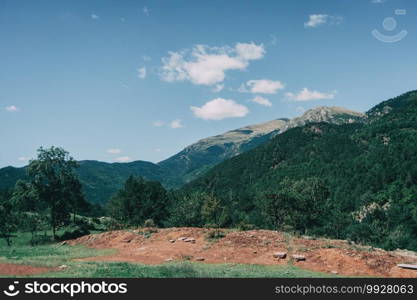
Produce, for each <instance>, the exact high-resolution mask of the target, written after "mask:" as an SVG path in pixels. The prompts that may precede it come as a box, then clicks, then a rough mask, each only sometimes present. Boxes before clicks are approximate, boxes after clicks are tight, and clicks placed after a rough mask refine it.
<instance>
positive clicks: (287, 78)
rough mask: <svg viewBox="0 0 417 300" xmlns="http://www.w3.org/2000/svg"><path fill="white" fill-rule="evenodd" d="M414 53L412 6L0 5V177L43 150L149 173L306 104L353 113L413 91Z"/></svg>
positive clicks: (363, 0)
mask: <svg viewBox="0 0 417 300" xmlns="http://www.w3.org/2000/svg"><path fill="white" fill-rule="evenodd" d="M397 9H403V10H406V11H397V13H396V10H397ZM404 13H405V14H404ZM395 21H396V22H397V23H395ZM383 22H384V23H383ZM395 25H396V26H395ZM394 27H395V28H394ZM374 29H377V30H378V31H379V32H380V33H381V34H385V35H386V36H388V37H389V36H395V35H397V34H400V33H401V31H404V30H406V31H407V35H406V36H405V37H404V38H403V39H402V40H400V41H397V42H395V43H387V42H383V41H381V40H378V39H377V38H375V37H374V36H373V35H372V34H371V31H372V30H374ZM416 46H417V3H416V2H415V1H413V0H408V1H406V0H404V1H402V0H386V1H384V0H357V1H344V0H315V1H312V0H304V1H302V0H296V1H294V0H291V1H290V0H287V1H284V0H281V1H224V0H223V1H217V0H214V1H213V0H210V1H176V0H175V1H127V0H124V1H121V0H114V1H110V0H97V1H94V0H89V1H84V0H77V1H76V0H73V1H52V0H50V1H45V0H43V1H42V0H41V1H31V0H28V1H22V0H1V1H0V62H1V64H0V140H1V141H2V146H1V151H0V167H3V166H7V165H14V166H23V165H25V164H27V159H29V158H31V157H34V155H35V153H36V149H37V148H38V147H40V146H45V147H48V146H51V145H55V146H61V147H64V148H65V149H67V150H68V151H70V153H71V154H72V155H73V156H74V157H75V158H76V159H79V160H83V159H96V160H102V161H108V162H115V161H120V162H124V161H131V160H148V161H153V162H158V161H160V160H162V159H165V158H167V157H169V156H171V155H173V154H175V153H176V152H178V151H180V150H181V149H182V148H183V147H185V146H187V145H189V144H191V143H193V142H196V141H197V140H198V139H201V138H204V137H207V136H211V135H216V134H219V133H222V132H225V131H227V130H231V129H235V128H238V127H242V126H245V125H249V124H255V123H259V122H264V121H269V120H272V119H276V118H281V117H294V116H296V115H300V114H301V113H302V112H303V110H306V109H309V108H312V107H315V106H319V105H329V106H330V105H337V106H343V107H346V108H350V109H353V110H358V111H366V110H367V109H369V108H371V107H372V106H373V105H375V104H377V103H379V102H380V101H383V100H386V99H388V98H390V97H393V96H397V95H399V94H401V93H403V92H406V91H408V90H412V89H416V88H417V82H416V81H417V74H416V73H417V71H416V70H417V56H416V54H415V53H416V48H417V47H416Z"/></svg>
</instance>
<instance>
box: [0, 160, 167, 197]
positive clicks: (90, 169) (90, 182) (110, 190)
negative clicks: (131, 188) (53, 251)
mask: <svg viewBox="0 0 417 300" xmlns="http://www.w3.org/2000/svg"><path fill="white" fill-rule="evenodd" d="M76 172H77V174H78V176H79V178H80V181H81V183H82V186H83V191H84V193H85V195H86V197H87V200H88V201H89V202H91V203H99V204H104V203H105V202H107V201H108V199H109V198H110V197H111V196H112V195H113V194H114V193H115V192H116V191H117V190H118V189H120V188H121V187H122V185H123V184H124V182H125V181H126V179H127V178H128V177H129V176H130V175H133V176H141V177H144V178H146V179H148V180H156V181H163V182H166V183H167V184H170V178H169V177H168V176H167V172H166V171H165V170H164V169H163V168H162V167H160V166H158V165H156V164H153V163H151V162H146V161H134V162H130V163H105V162H99V161H94V160H84V161H80V162H79V168H78V169H77V170H76ZM0 179H1V180H0V190H1V189H8V188H12V187H13V186H14V185H15V183H16V181H17V180H19V179H27V175H26V168H25V167H23V168H14V167H5V168H2V169H0Z"/></svg>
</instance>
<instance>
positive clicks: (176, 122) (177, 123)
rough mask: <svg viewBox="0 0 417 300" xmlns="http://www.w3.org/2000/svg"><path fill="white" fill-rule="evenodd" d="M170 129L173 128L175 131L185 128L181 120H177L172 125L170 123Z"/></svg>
mask: <svg viewBox="0 0 417 300" xmlns="http://www.w3.org/2000/svg"><path fill="white" fill-rule="evenodd" d="M169 127H171V128H173V129H177V128H183V127H184V125H183V124H182V123H181V120H180V119H176V120H174V121H172V122H171V123H169Z"/></svg>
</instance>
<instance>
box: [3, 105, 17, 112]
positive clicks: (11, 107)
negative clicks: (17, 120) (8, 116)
mask: <svg viewBox="0 0 417 300" xmlns="http://www.w3.org/2000/svg"><path fill="white" fill-rule="evenodd" d="M4 109H5V110H7V111H9V112H17V111H19V110H20V108H18V107H17V106H14V105H10V106H6V107H5V108H4Z"/></svg>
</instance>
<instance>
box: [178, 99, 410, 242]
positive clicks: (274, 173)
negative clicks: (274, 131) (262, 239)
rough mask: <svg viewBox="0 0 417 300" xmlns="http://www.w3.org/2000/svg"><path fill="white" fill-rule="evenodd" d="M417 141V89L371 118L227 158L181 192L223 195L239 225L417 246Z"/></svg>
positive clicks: (313, 127)
mask: <svg viewBox="0 0 417 300" xmlns="http://www.w3.org/2000/svg"><path fill="white" fill-rule="evenodd" d="M415 145H417V92H416V91H413V92H409V93H406V94H404V95H402V96H399V97H397V98H394V99H391V100H389V101H385V102H383V103H381V104H380V105H378V106H376V107H375V108H373V109H371V110H370V111H369V112H368V113H367V121H366V122H365V123H352V124H344V125H332V124H325V123H317V124H308V125H306V126H304V127H299V128H293V129H290V130H288V131H286V132H284V133H283V134H280V135H277V136H276V137H275V138H274V139H272V140H271V141H270V142H268V143H266V144H264V145H261V146H259V147H257V148H256V149H254V150H251V151H248V152H245V153H243V154H241V155H238V156H236V157H234V158H232V159H229V160H226V161H224V162H223V163H220V164H219V165H217V166H216V167H214V168H212V169H211V170H210V171H208V172H207V173H206V174H205V175H204V176H202V177H200V178H198V179H197V180H195V181H193V182H191V183H190V184H188V185H187V186H185V187H184V188H183V189H182V190H181V192H182V193H183V194H184V193H185V194H187V193H196V192H203V193H208V194H210V195H213V196H214V197H216V198H218V199H219V201H220V202H221V203H222V205H223V206H225V209H228V210H229V212H230V214H229V217H230V219H231V225H233V224H234V225H236V226H237V225H238V224H240V223H243V224H252V225H254V226H256V227H264V228H265V227H266V228H277V227H280V228H286V229H288V230H295V231H298V232H301V233H304V232H306V231H308V232H309V233H311V234H319V235H325V236H329V237H335V238H349V239H351V240H353V241H356V242H361V243H371V244H373V245H376V246H379V247H384V248H387V249H394V248H397V247H399V248H408V249H414V250H417V202H416V201H417V147H416V146H415ZM358 214H362V215H361V217H360V218H358Z"/></svg>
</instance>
